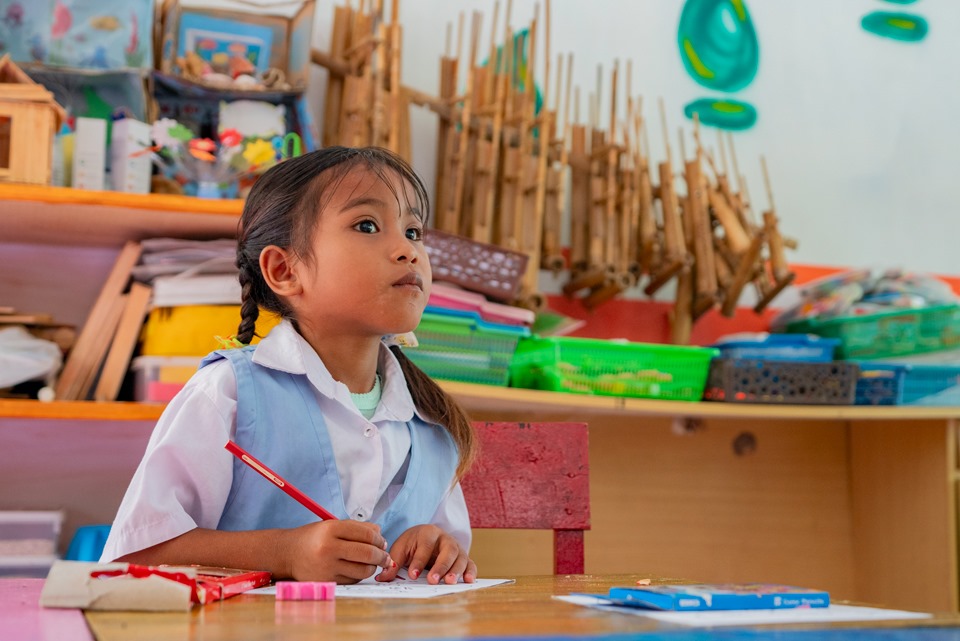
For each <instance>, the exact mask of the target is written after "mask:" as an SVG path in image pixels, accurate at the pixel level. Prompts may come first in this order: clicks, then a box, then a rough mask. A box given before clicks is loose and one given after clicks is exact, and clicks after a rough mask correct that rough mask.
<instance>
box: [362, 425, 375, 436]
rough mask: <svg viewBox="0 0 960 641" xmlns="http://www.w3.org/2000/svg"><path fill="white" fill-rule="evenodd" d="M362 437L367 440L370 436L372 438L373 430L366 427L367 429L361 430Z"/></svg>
mask: <svg viewBox="0 0 960 641" xmlns="http://www.w3.org/2000/svg"><path fill="white" fill-rule="evenodd" d="M363 435H364V436H366V437H367V438H370V437H371V436H373V428H372V427H368V428H367V429H365V430H363Z"/></svg>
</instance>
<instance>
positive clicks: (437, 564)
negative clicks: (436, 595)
mask: <svg viewBox="0 0 960 641" xmlns="http://www.w3.org/2000/svg"><path fill="white" fill-rule="evenodd" d="M436 550H437V557H436V559H435V560H434V562H433V567H431V568H430V572H429V574H428V576H427V583H432V584H437V583H440V582H441V581H443V580H444V577H446V575H447V573H449V572H450V569H451V568H452V567H453V564H454V563H455V562H456V560H457V557H459V556H460V545H459V544H458V543H457V542H456V541H454V540H453V537H449V536H442V537H440V538H439V539H438V540H437V543H436Z"/></svg>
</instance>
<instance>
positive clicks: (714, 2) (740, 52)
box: [677, 0, 760, 131]
mask: <svg viewBox="0 0 960 641" xmlns="http://www.w3.org/2000/svg"><path fill="white" fill-rule="evenodd" d="M677 47H678V48H679V50H680V60H682V61H683V66H684V67H685V68H686V70H687V74H689V75H690V77H691V78H693V79H694V80H695V81H696V82H697V83H698V84H700V85H702V86H704V87H706V88H707V89H713V90H714V91H724V92H727V93H734V92H737V91H740V90H741V89H743V88H744V87H746V86H748V85H749V84H750V83H751V82H753V79H754V77H755V76H756V75H757V69H758V68H759V67H760V44H759V42H758V41H757V33H756V30H755V29H754V26H753V20H752V19H751V18H750V11H749V10H748V9H747V4H746V0H687V1H686V3H684V5H683V10H682V12H681V13H680V24H679V26H678V27H677ZM683 113H684V114H685V115H686V117H687V118H690V119H693V114H695V113H696V114H697V116H698V118H699V120H700V122H702V123H703V124H705V125H711V126H713V127H718V128H720V129H728V130H731V131H742V130H744V129H749V128H750V127H752V126H753V125H754V123H755V122H756V121H757V110H756V109H754V107H753V106H752V105H748V104H747V103H745V102H741V101H739V100H732V99H725V98H699V99H697V100H694V101H693V102H691V103H690V104H688V105H686V106H685V107H684V109H683Z"/></svg>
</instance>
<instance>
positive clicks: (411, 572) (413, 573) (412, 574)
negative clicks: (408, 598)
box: [407, 570, 420, 579]
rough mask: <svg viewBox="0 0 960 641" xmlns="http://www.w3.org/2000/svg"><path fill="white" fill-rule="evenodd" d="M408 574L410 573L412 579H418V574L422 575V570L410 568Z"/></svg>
mask: <svg viewBox="0 0 960 641" xmlns="http://www.w3.org/2000/svg"><path fill="white" fill-rule="evenodd" d="M407 574H409V575H410V578H411V579H416V578H417V577H418V576H420V570H410V571H409V572H407Z"/></svg>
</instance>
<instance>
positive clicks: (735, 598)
mask: <svg viewBox="0 0 960 641" xmlns="http://www.w3.org/2000/svg"><path fill="white" fill-rule="evenodd" d="M607 598H608V599H609V600H610V601H612V602H613V603H614V604H616V605H627V606H632V607H638V608H650V609H654V610H771V609H780V608H804V607H806V608H825V607H827V606H828V605H830V595H829V594H828V593H826V592H824V591H822V590H810V589H807V588H796V587H792V586H788V585H768V584H765V583H709V584H699V585H649V586H643V587H623V588H610V595H609V596H608V597H607Z"/></svg>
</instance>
